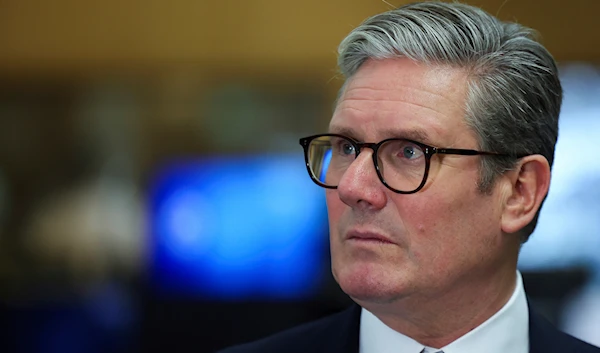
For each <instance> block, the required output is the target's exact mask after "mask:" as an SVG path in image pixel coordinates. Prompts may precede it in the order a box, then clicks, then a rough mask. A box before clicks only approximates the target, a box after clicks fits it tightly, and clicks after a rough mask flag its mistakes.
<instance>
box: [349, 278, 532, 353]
mask: <svg viewBox="0 0 600 353" xmlns="http://www.w3.org/2000/svg"><path fill="white" fill-rule="evenodd" d="M359 347H360V348H359V353H421V352H422V351H423V350H425V352H438V351H443V352H444V353H483V352H485V353H506V352H511V353H528V352H529V309H528V307H527V299H526V298H525V291H524V290H523V279H522V278H521V274H520V273H519V271H517V285H516V287H515V291H514V292H513V294H512V296H511V297H510V299H509V300H508V302H507V303H506V304H504V306H503V307H502V309H500V310H499V311H498V312H497V313H495V314H494V315H493V316H492V317H490V318H489V319H487V320H486V321H485V322H484V323H482V324H481V325H479V326H477V327H476V328H475V329H473V330H471V331H470V332H468V333H467V334H465V335H464V336H462V337H460V338H458V339H457V340H456V341H454V342H452V343H450V344H449V345H447V346H445V347H442V348H439V349H434V348H431V347H426V346H424V345H422V344H421V343H419V342H417V341H415V340H414V339H412V338H410V337H408V336H405V335H403V334H401V333H399V332H396V331H394V330H392V329H391V328H389V327H388V326H386V325H385V324H384V323H383V322H381V320H379V319H378V318H377V317H376V316H375V315H373V314H372V313H370V312H369V311H368V310H365V309H364V308H363V309H362V312H361V316H360V336H359Z"/></svg>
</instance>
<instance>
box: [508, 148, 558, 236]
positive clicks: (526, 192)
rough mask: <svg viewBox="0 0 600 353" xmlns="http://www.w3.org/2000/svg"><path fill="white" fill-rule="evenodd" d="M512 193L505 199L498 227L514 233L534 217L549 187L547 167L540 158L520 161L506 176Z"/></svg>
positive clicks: (534, 157) (534, 156)
mask: <svg viewBox="0 0 600 353" xmlns="http://www.w3.org/2000/svg"><path fill="white" fill-rule="evenodd" d="M509 180H510V182H511V189H510V191H509V194H508V195H507V196H508V197H507V198H506V199H505V204H504V209H503V212H502V221H501V226H502V230H503V231H504V232H505V233H511V234H512V233H516V232H518V231H519V230H521V229H523V228H524V227H525V226H527V225H528V224H529V223H530V222H531V221H532V220H533V218H534V217H535V215H536V213H537V211H538V210H539V208H540V206H541V204H542V201H543V200H544V198H545V197H546V194H547V193H548V188H549V187H550V165H549V164H548V160H546V158H545V157H544V156H542V155H539V154H535V155H531V156H527V157H523V158H522V159H521V161H520V162H519V164H518V165H517V169H515V170H514V171H512V172H509Z"/></svg>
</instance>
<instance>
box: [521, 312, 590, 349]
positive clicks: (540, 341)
mask: <svg viewBox="0 0 600 353" xmlns="http://www.w3.org/2000/svg"><path fill="white" fill-rule="evenodd" d="M529 314H530V321H529V343H530V352H531V353H600V348H598V347H596V346H593V345H591V344H589V343H586V342H584V341H581V340H580V339H578V338H575V337H573V336H571V335H569V334H567V333H565V332H562V331H560V330H559V329H557V328H556V327H554V325H552V324H551V323H550V322H548V321H547V320H546V319H545V318H544V317H542V316H541V315H540V314H538V313H537V312H536V311H535V310H531V308H530V311H529Z"/></svg>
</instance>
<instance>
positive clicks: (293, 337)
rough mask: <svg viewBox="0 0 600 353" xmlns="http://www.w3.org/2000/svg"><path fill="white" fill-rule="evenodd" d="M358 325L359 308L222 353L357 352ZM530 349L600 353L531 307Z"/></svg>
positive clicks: (552, 352)
mask: <svg viewBox="0 0 600 353" xmlns="http://www.w3.org/2000/svg"><path fill="white" fill-rule="evenodd" d="M359 326H360V307H359V306H358V305H354V306H352V307H350V308H349V309H347V310H345V311H342V312H340V313H338V314H335V315H331V316H328V317H326V318H323V319H321V320H318V321H314V322H311V323H308V324H304V325H302V326H298V327H296V328H293V329H290V330H287V331H284V332H282V333H279V334H276V335H273V336H271V337H268V338H265V339H262V340H260V341H256V342H252V343H247V344H244V345H240V346H236V347H232V348H229V349H226V350H223V351H220V352H219V353H358V332H359ZM598 330H599V332H600V328H598ZM529 347H530V348H529V352H530V353H600V348H597V347H594V346H592V345H589V344H587V343H585V342H582V341H580V340H578V339H576V338H574V337H572V336H569V335H567V334H566V333H563V332H561V331H559V330H557V329H556V328H555V327H554V326H552V324H550V323H549V322H548V321H546V319H544V318H543V317H541V316H540V315H539V314H537V313H536V312H535V311H534V310H533V309H532V308H531V307H530V308H529ZM507 353H510V352H507Z"/></svg>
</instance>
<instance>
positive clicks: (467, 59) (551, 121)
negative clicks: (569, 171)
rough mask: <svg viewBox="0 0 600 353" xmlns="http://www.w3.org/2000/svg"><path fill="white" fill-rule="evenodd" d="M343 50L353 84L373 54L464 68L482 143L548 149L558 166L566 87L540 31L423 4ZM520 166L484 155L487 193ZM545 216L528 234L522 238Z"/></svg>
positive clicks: (491, 147)
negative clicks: (556, 155)
mask: <svg viewBox="0 0 600 353" xmlns="http://www.w3.org/2000/svg"><path fill="white" fill-rule="evenodd" d="M338 54H339V56H338V66H339V69H340V71H341V73H342V74H343V75H344V77H345V78H346V82H347V80H348V79H349V78H351V77H352V76H353V75H354V74H355V73H356V71H358V69H359V68H360V67H361V65H362V64H363V63H364V62H365V61H366V60H368V59H386V58H394V57H406V58H409V59H411V60H414V61H417V62H423V63H426V64H433V65H449V66H452V67H458V68H463V69H465V70H466V72H467V74H468V77H469V80H468V81H469V82H468V84H469V86H468V96H467V104H466V116H465V121H466V122H467V124H468V126H469V127H470V128H472V129H473V131H474V132H475V133H476V135H477V136H478V140H479V141H478V143H479V148H481V149H483V150H486V151H494V152H502V153H507V154H511V155H517V154H541V155H543V156H544V157H545V158H546V159H547V160H548V163H549V164H550V166H552V163H553V161H554V147H555V144H556V140H557V138H558V115H559V113H560V106H561V103H562V88H561V84H560V81H559V78H558V69H557V67H556V63H555V62H554V59H553V58H552V56H551V55H550V53H549V52H548V51H547V50H546V49H545V48H544V47H543V46H542V45H541V44H540V43H539V42H538V41H537V40H536V33H535V32H534V31H533V30H531V29H529V28H527V27H524V26H522V25H519V24H516V23H507V22H502V21H500V20H498V19H497V18H495V17H494V16H492V15H490V14H488V13H487V12H485V11H483V10H482V9H479V8H476V7H473V6H469V5H466V4H460V3H444V2H437V1H433V2H422V3H414V4H409V5H405V6H402V7H400V8H397V9H394V10H390V11H387V12H384V13H381V14H378V15H375V16H373V17H371V18H369V19H367V20H366V21H364V22H363V23H362V24H361V25H360V26H359V27H357V28H356V29H354V30H353V31H352V32H350V34H349V35H348V36H347V37H346V38H345V39H344V40H343V41H342V42H341V44H340V46H339V48H338ZM344 87H345V84H344ZM344 87H342V90H341V91H340V92H343V90H344ZM516 163H517V159H516V158H510V157H509V158H498V157H482V166H481V178H480V182H479V189H480V191H481V192H484V193H489V192H490V191H491V189H492V187H493V185H494V182H495V181H496V179H497V177H498V176H499V175H500V174H502V173H504V172H506V171H507V170H510V169H513V168H514V167H515V165H516ZM538 215H539V211H538ZM538 215H536V217H535V218H534V220H533V221H532V222H531V223H530V224H529V225H528V226H527V227H525V228H524V229H523V230H522V231H521V232H522V241H523V242H525V241H527V239H528V237H529V235H530V234H531V233H532V232H533V230H534V228H535V225H536V223H537V218H538Z"/></svg>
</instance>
